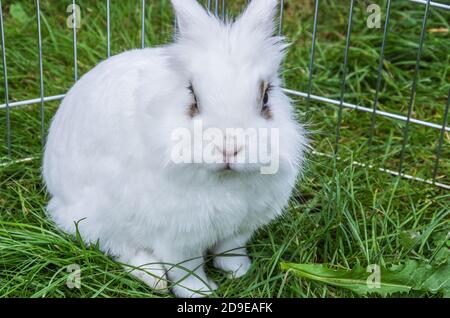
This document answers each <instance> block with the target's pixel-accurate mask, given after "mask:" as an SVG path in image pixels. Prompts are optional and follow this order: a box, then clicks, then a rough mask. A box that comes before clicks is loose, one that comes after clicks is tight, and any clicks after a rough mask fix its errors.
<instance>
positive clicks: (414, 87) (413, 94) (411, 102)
mask: <svg viewBox="0 0 450 318" xmlns="http://www.w3.org/2000/svg"><path fill="white" fill-rule="evenodd" d="M429 11H430V0H428V3H427V6H426V7H425V13H424V15H423V21H422V31H421V32H420V39H419V51H418V52H417V57H416V69H415V71H414V78H413V83H412V88H411V98H410V100H409V106H408V115H407V118H408V119H407V121H406V124H405V129H404V132H403V143H402V152H401V154H400V164H399V168H398V171H399V174H402V172H403V165H404V163H405V154H406V146H407V144H408V140H409V123H410V121H411V120H410V119H411V116H412V111H413V107H414V102H415V100H416V93H417V80H418V78H419V72H420V59H421V57H422V51H423V43H424V40H425V33H426V26H427V20H428V12H429Z"/></svg>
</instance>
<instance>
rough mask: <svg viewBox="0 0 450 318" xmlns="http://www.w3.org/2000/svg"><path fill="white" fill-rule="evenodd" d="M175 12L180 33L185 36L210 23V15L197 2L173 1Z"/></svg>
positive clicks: (187, 0)
mask: <svg viewBox="0 0 450 318" xmlns="http://www.w3.org/2000/svg"><path fill="white" fill-rule="evenodd" d="M171 2H172V6H173V8H174V10H175V14H176V17H177V24H178V32H179V33H180V34H181V35H183V34H186V33H189V32H190V31H192V30H193V29H196V28H198V27H199V26H200V27H201V26H203V25H205V23H207V21H208V18H209V16H208V14H207V13H206V11H205V9H203V7H202V6H201V5H200V4H199V3H198V2H197V0H171Z"/></svg>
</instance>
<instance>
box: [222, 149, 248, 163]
mask: <svg viewBox="0 0 450 318" xmlns="http://www.w3.org/2000/svg"><path fill="white" fill-rule="evenodd" d="M243 148H244V147H243V146H240V147H225V148H224V149H221V148H220V147H218V146H216V149H217V150H218V151H219V152H220V153H222V155H223V158H224V161H225V162H229V161H231V159H233V158H235V157H237V155H239V153H241V151H242V150H243Z"/></svg>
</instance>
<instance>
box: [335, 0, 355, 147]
mask: <svg viewBox="0 0 450 318" xmlns="http://www.w3.org/2000/svg"><path fill="white" fill-rule="evenodd" d="M353 5H354V0H351V2H350V11H349V14H348V28H347V37H346V40H345V52H344V66H343V67H344V69H343V74H342V83H341V98H340V104H339V112H338V123H337V129H336V145H335V149H334V152H335V154H337V153H338V152H339V142H340V139H341V126H342V113H343V109H344V107H343V106H344V97H345V86H346V82H347V73H348V52H349V49H350V37H351V33H352V22H353Z"/></svg>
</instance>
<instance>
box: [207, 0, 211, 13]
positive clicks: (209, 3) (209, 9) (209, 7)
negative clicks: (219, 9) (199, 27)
mask: <svg viewBox="0 0 450 318" xmlns="http://www.w3.org/2000/svg"><path fill="white" fill-rule="evenodd" d="M207 8H208V11H209V12H211V0H208V4H207Z"/></svg>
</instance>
